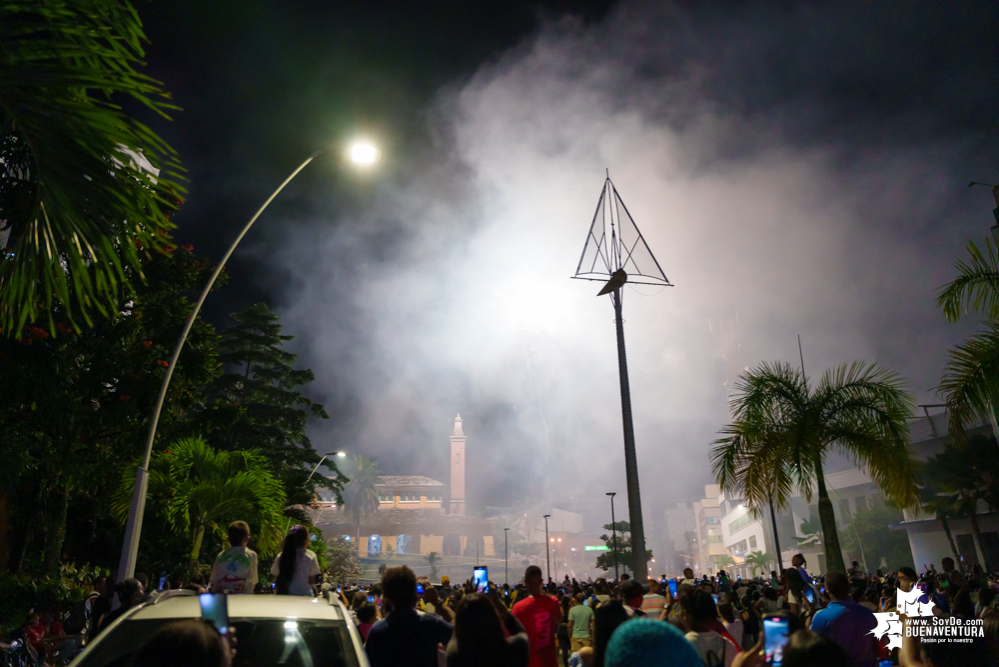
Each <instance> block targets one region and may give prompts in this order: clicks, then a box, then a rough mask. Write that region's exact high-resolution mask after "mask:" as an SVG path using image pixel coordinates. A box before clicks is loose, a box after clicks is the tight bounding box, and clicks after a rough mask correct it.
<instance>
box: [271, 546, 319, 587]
mask: <svg viewBox="0 0 999 667" xmlns="http://www.w3.org/2000/svg"><path fill="white" fill-rule="evenodd" d="M280 566H281V554H278V557H277V558H275V559H274V565H272V566H271V574H273V575H274V576H275V577H276V576H277V575H278V574H279V573H280V572H281V569H280ZM317 574H319V560H318V559H317V558H316V554H314V553H312V552H311V551H309V550H308V549H304V548H303V549H299V550H298V558H297V559H296V560H295V576H293V577H292V578H291V585H290V586H288V595H308V596H311V595H312V586H310V585H309V577H314V576H315V575H317Z"/></svg>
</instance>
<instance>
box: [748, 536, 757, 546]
mask: <svg viewBox="0 0 999 667" xmlns="http://www.w3.org/2000/svg"><path fill="white" fill-rule="evenodd" d="M749 548H750V549H755V548H756V535H750V536H749Z"/></svg>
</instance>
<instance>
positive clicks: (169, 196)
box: [0, 0, 183, 335]
mask: <svg viewBox="0 0 999 667" xmlns="http://www.w3.org/2000/svg"><path fill="white" fill-rule="evenodd" d="M0 13H2V15H3V17H4V39H3V46H2V51H0V61H2V69H3V72H4V74H3V76H2V77H0V220H2V221H3V223H0V224H2V225H3V226H2V227H0V239H2V240H5V243H3V244H0V246H3V245H6V246H7V247H6V248H3V247H0V327H3V329H4V331H5V333H7V335H20V331H21V329H22V327H23V325H24V324H25V322H26V321H28V320H31V321H33V320H35V319H36V318H37V317H38V316H39V315H40V311H41V310H47V311H48V314H49V324H50V328H52V329H53V331H52V332H51V333H52V334H53V335H55V331H54V323H53V321H52V312H53V308H54V307H56V306H57V305H61V308H62V309H63V310H64V312H65V314H66V316H68V318H69V319H70V321H71V322H72V323H73V325H74V326H76V327H77V328H78V327H79V322H80V321H83V322H86V323H87V324H90V323H91V321H92V320H91V315H92V314H93V312H94V311H95V310H96V311H97V312H99V313H101V314H103V315H110V314H117V312H118V310H119V309H118V308H116V304H117V303H118V301H119V299H120V297H121V293H122V287H123V286H126V285H127V284H128V283H129V282H130V281H132V280H142V279H143V277H142V263H143V258H144V257H146V256H148V253H150V252H157V251H160V252H162V251H169V250H171V249H172V246H171V245H170V238H169V236H168V232H169V231H170V230H171V229H172V228H173V225H172V224H171V223H170V220H169V217H170V215H169V214H170V212H171V211H172V210H174V209H175V208H176V206H177V203H178V202H179V199H178V197H179V196H180V194H181V193H182V192H183V189H182V188H181V187H180V185H179V181H180V172H181V167H180V163H179V161H178V159H177V156H176V154H175V153H174V151H173V149H172V148H170V146H168V145H167V144H166V143H165V142H164V141H163V140H162V139H160V138H159V137H158V136H156V134H154V133H153V132H152V131H151V130H150V129H149V128H148V127H147V126H146V125H145V124H143V123H141V122H139V121H138V120H135V119H133V118H131V117H130V116H129V115H128V114H127V113H125V112H124V111H123V109H122V105H121V104H122V102H124V101H126V100H128V101H129V103H131V104H134V105H135V106H137V107H142V108H145V109H148V110H151V111H152V112H153V113H154V114H158V115H159V116H160V117H162V118H167V111H168V110H170V109H176V108H177V107H175V106H173V105H171V104H170V103H169V102H168V101H167V100H168V98H169V95H168V93H167V92H166V91H164V90H163V88H162V87H161V85H160V83H159V82H157V81H155V80H153V79H151V78H149V77H148V76H145V75H143V74H140V73H139V72H138V71H137V70H136V68H137V67H139V66H141V65H142V58H143V56H144V54H143V42H145V41H146V37H145V34H144V33H143V31H142V22H141V20H140V19H139V16H138V14H137V13H136V11H135V9H134V8H133V7H132V6H131V4H130V3H129V2H128V1H127V0H118V2H106V1H105V0H73V1H72V2H69V1H67V0H38V1H37V2H16V1H11V0H5V1H3V2H2V5H0Z"/></svg>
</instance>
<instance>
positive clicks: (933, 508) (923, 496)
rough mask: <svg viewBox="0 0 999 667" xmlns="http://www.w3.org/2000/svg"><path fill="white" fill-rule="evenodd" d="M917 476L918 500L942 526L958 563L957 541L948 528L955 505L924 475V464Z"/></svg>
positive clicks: (959, 560) (931, 479)
mask: <svg viewBox="0 0 999 667" xmlns="http://www.w3.org/2000/svg"><path fill="white" fill-rule="evenodd" d="M917 474H918V477H919V481H920V493H919V497H920V501H921V503H922V506H923V510H925V511H926V512H928V513H929V514H932V515H933V516H934V517H935V518H936V520H937V521H939V522H940V525H941V526H942V527H943V531H944V534H945V535H946V536H947V542H948V543H949V544H950V552H951V553H952V554H953V555H954V562H955V563H960V562H961V556H960V555H959V554H958V552H957V543H956V542H954V534H953V533H952V532H951V530H950V517H952V516H954V515H955V514H956V513H957V507H956V506H955V505H954V502H953V499H952V498H951V497H949V496H948V495H947V494H945V493H942V491H941V489H940V487H939V486H938V484H937V483H936V480H935V479H933V478H932V477H930V476H928V475H926V468H925V464H924V465H922V466H919V470H918V473H917Z"/></svg>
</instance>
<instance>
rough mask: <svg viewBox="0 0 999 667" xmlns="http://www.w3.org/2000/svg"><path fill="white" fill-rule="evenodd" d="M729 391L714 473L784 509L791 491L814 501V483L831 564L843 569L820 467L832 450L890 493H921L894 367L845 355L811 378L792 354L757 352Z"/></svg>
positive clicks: (751, 500)
mask: <svg viewBox="0 0 999 667" xmlns="http://www.w3.org/2000/svg"><path fill="white" fill-rule="evenodd" d="M736 392H737V393H736V394H735V396H733V398H732V399H731V402H730V410H731V412H732V414H733V415H734V419H733V422H732V423H731V424H729V425H727V426H726V427H725V428H723V429H722V431H721V433H722V435H723V437H722V438H720V439H718V440H716V441H715V447H714V448H713V449H712V451H711V460H712V470H713V472H714V474H715V476H716V477H717V479H718V483H719V484H720V485H721V487H722V489H723V490H725V491H726V492H731V493H733V494H734V495H737V496H738V497H742V498H744V499H745V501H744V502H745V503H746V505H748V506H749V508H750V509H752V510H755V511H763V509H764V508H765V507H766V505H768V504H770V503H773V505H774V507H775V509H777V510H780V509H783V508H784V507H786V506H787V504H788V503H789V502H790V499H791V497H792V495H793V494H794V493H798V494H799V495H801V496H803V497H804V498H805V499H806V500H808V501H811V498H812V494H813V484H814V485H815V486H816V487H817V489H818V497H819V499H818V511H819V518H820V520H821V523H822V533H823V537H824V540H823V541H824V543H825V550H826V562H827V563H828V567H829V569H830V570H840V571H845V566H844V563H843V556H842V554H841V553H840V548H839V539H838V535H837V532H836V518H835V515H834V513H833V506H832V502H831V501H830V500H829V497H828V494H827V492H826V487H825V475H824V473H823V463H824V460H825V457H826V455H827V454H828V453H829V451H831V450H833V449H836V450H839V451H840V452H842V453H843V454H845V455H846V456H848V457H850V458H852V459H853V460H854V461H855V462H856V463H857V465H858V466H862V467H863V468H865V469H866V470H867V472H868V474H869V475H870V477H871V479H872V480H873V481H874V482H875V484H877V486H878V488H879V489H880V490H881V492H882V493H883V494H884V495H885V496H886V497H887V498H889V499H890V500H891V501H892V502H895V503H896V504H898V505H899V506H902V507H909V506H913V505H915V504H916V503H917V502H918V498H917V494H916V490H915V484H914V482H913V474H914V469H915V463H914V462H913V460H912V458H911V456H910V454H909V450H908V441H909V429H908V424H907V421H908V420H909V419H910V418H911V417H912V414H913V407H914V405H913V404H914V401H913V398H912V396H911V395H910V394H909V393H908V392H907V391H906V390H905V389H904V387H903V384H902V381H901V379H900V378H899V376H898V375H896V374H895V373H894V372H893V371H890V370H888V369H886V368H883V367H880V366H877V365H875V364H865V363H862V362H855V363H853V364H851V365H846V364H843V365H841V366H838V367H836V368H833V369H830V370H828V371H826V372H825V373H824V374H823V375H822V378H821V379H820V380H819V382H818V384H817V385H816V386H815V387H814V388H810V387H809V383H808V379H807V378H806V377H805V376H804V374H803V373H802V372H801V371H800V370H798V369H796V368H793V367H792V366H791V365H790V364H786V363H780V362H777V363H766V362H764V363H762V364H761V365H760V366H759V367H758V368H756V369H754V370H750V371H747V372H746V373H744V374H743V375H742V376H741V377H740V378H739V381H738V383H737V384H736Z"/></svg>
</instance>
